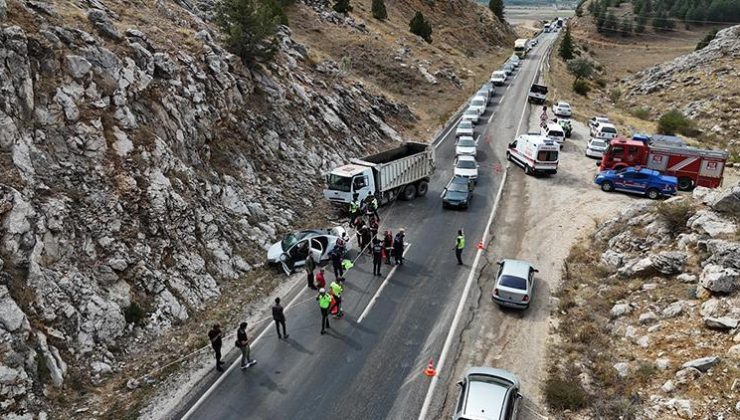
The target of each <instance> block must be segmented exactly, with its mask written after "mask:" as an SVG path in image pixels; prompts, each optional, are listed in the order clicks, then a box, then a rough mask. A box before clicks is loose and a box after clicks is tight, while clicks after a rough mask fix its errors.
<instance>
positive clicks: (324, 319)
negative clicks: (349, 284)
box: [316, 289, 331, 335]
mask: <svg viewBox="0 0 740 420" xmlns="http://www.w3.org/2000/svg"><path fill="white" fill-rule="evenodd" d="M316 300H317V301H318V302H319V309H321V335H324V334H326V329H327V328H329V329H331V327H330V326H329V305H330V304H331V296H330V295H329V294H328V293H326V289H319V295H318V296H316Z"/></svg>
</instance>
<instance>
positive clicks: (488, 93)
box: [475, 83, 493, 101]
mask: <svg viewBox="0 0 740 420" xmlns="http://www.w3.org/2000/svg"><path fill="white" fill-rule="evenodd" d="M488 86H490V88H489V87H488ZM475 96H484V97H485V98H486V100H488V101H490V100H491V98H492V97H493V85H491V84H490V83H486V84H485V85H483V87H481V88H480V89H478V92H476V94H475Z"/></svg>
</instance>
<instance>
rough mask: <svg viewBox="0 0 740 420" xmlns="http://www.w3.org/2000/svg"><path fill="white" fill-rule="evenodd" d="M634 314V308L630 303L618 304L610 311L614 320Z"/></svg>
mask: <svg viewBox="0 0 740 420" xmlns="http://www.w3.org/2000/svg"><path fill="white" fill-rule="evenodd" d="M630 312H632V306H631V305H630V304H629V303H618V304H616V305H614V306H613V307H612V309H611V311H609V314H610V315H611V317H612V318H619V317H620V316H623V315H627V314H629V313H630Z"/></svg>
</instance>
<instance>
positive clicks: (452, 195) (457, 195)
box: [442, 176, 473, 209]
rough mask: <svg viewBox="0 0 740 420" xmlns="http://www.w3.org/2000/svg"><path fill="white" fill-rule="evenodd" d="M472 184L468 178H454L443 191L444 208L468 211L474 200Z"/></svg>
mask: <svg viewBox="0 0 740 420" xmlns="http://www.w3.org/2000/svg"><path fill="white" fill-rule="evenodd" d="M472 184H473V183H472V182H471V181H470V180H469V179H468V178H465V177H461V176H453V177H452V179H450V182H448V183H447V186H446V187H445V189H444V190H443V191H442V208H450V207H454V208H463V209H467V208H468V207H470V202H471V201H472V200H473V189H472V188H471V185H472Z"/></svg>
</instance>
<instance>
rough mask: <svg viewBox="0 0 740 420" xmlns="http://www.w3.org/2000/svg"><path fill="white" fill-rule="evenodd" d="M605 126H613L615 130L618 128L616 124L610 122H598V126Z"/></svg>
mask: <svg viewBox="0 0 740 420" xmlns="http://www.w3.org/2000/svg"><path fill="white" fill-rule="evenodd" d="M603 127H611V128H613V129H615V130H616V129H617V127H615V126H614V124H612V123H610V122H599V123H598V128H603Z"/></svg>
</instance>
